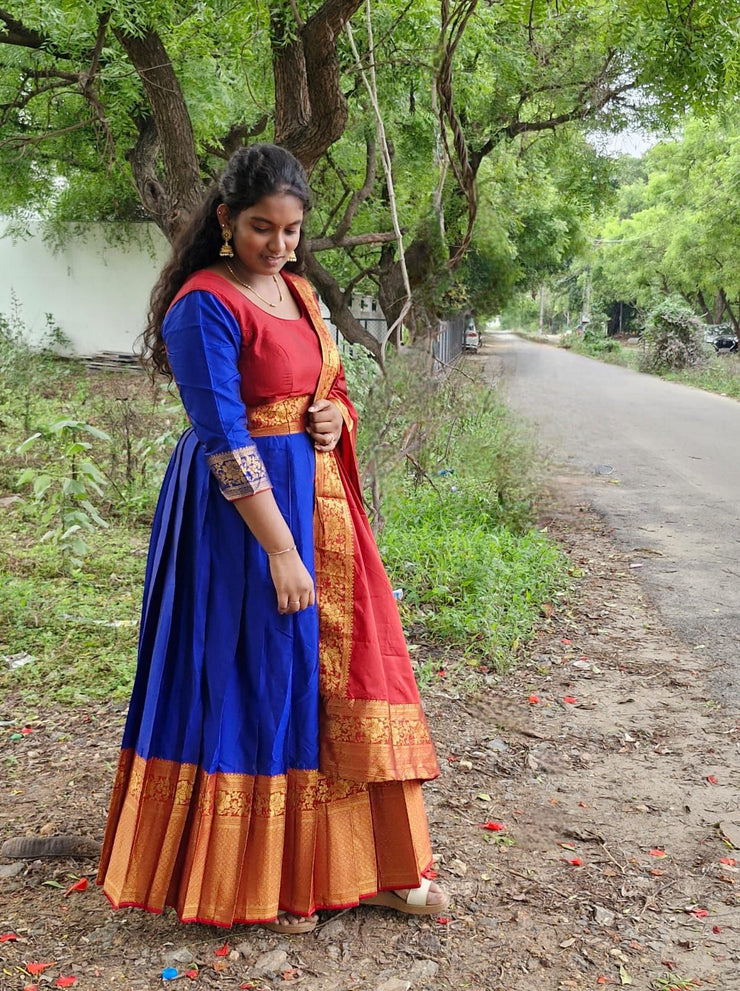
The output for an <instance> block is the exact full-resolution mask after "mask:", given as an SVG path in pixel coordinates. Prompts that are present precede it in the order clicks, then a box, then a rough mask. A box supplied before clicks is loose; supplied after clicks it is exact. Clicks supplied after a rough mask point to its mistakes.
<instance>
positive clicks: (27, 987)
mask: <svg viewBox="0 0 740 991" xmlns="http://www.w3.org/2000/svg"><path fill="white" fill-rule="evenodd" d="M23 991H39V986H38V984H24V985H23Z"/></svg>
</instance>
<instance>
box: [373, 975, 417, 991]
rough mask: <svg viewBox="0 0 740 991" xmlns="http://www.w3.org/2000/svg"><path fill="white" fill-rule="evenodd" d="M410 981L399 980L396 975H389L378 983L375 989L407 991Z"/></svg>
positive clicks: (377, 990)
mask: <svg viewBox="0 0 740 991" xmlns="http://www.w3.org/2000/svg"><path fill="white" fill-rule="evenodd" d="M410 987H411V981H400V980H399V979H398V978H397V977H391V978H390V979H389V980H387V981H383V983H382V984H378V986H377V987H376V989H375V991H409V989H410Z"/></svg>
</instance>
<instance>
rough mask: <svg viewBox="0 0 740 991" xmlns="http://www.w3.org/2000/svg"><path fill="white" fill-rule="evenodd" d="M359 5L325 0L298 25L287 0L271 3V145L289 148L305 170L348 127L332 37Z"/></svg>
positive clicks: (355, 1) (348, 0) (354, 0)
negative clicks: (273, 87)
mask: <svg viewBox="0 0 740 991" xmlns="http://www.w3.org/2000/svg"><path fill="white" fill-rule="evenodd" d="M361 3H362V0H325V3H323V4H322V6H321V7H320V8H319V9H318V10H317V11H316V13H315V14H314V15H313V16H312V17H310V18H309V19H308V20H307V21H306V22H305V24H300V25H297V24H296V18H295V15H294V14H293V13H292V12H291V10H290V5H289V4H286V3H284V2H279V3H274V4H273V5H272V13H271V18H270V27H271V35H272V55H273V59H272V62H273V74H274V77H275V143H276V144H279V145H282V146H283V147H285V148H287V149H288V150H289V151H291V152H292V153H293V154H294V155H295V156H296V158H297V159H298V160H299V161H300V162H301V164H302V165H303V167H304V168H305V169H306V171H307V172H309V173H310V172H311V170H312V169H313V168H314V166H315V165H316V163H317V162H318V160H319V159H320V158H321V156H322V155H323V154H324V152H325V151H326V149H327V148H329V147H330V146H331V145H332V144H334V142H335V141H337V140H338V139H339V138H340V137H341V136H342V134H343V133H344V129H345V127H346V126H347V117H348V110H347V101H346V99H345V96H344V93H343V92H342V88H341V85H340V81H341V72H340V66H339V57H338V55H337V35H338V34H339V32H340V31H341V30H342V28H343V27H344V25H345V24H346V23H347V21H348V20H349V19H350V17H351V16H352V15H353V14H354V13H355V11H356V10H357V9H358V7H359V6H360V4H361Z"/></svg>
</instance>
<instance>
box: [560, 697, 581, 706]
mask: <svg viewBox="0 0 740 991" xmlns="http://www.w3.org/2000/svg"><path fill="white" fill-rule="evenodd" d="M577 701H578V699H577V698H576V697H575V695H564V696H563V702H567V703H568V705H575V704H576V702H577Z"/></svg>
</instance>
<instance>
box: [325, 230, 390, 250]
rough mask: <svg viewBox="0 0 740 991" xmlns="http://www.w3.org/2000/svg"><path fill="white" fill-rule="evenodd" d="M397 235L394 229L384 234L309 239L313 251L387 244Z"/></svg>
mask: <svg viewBox="0 0 740 991" xmlns="http://www.w3.org/2000/svg"><path fill="white" fill-rule="evenodd" d="M395 240H396V235H395V233H394V232H393V231H386V232H385V233H383V234H350V235H349V236H348V237H343V238H340V239H339V240H337V239H335V238H334V237H315V238H311V240H310V241H308V247H309V248H310V249H311V251H331V249H332V248H356V247H358V246H360V245H368V244H387V243H388V242H389V241H395Z"/></svg>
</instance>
